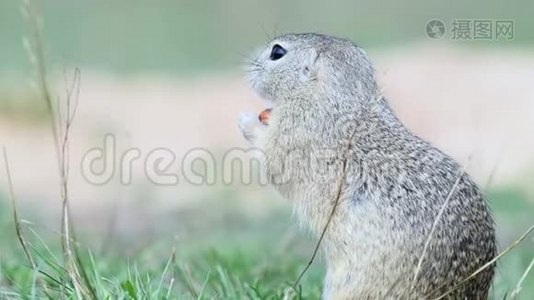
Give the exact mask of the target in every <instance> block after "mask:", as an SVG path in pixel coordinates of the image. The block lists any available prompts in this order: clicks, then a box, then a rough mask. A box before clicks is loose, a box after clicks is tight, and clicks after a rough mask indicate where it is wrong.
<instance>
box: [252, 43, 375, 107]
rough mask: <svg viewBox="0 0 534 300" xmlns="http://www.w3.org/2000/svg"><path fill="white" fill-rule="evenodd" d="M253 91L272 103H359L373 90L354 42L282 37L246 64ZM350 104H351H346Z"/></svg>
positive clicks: (368, 68)
mask: <svg viewBox="0 0 534 300" xmlns="http://www.w3.org/2000/svg"><path fill="white" fill-rule="evenodd" d="M249 67H250V69H249V79H250V82H251V84H252V87H253V89H254V90H255V91H256V92H257V93H259V94H260V96H262V97H263V98H266V99H267V100H270V101H272V102H273V104H274V105H276V104H277V103H279V102H283V101H288V100H291V99H296V98H297V99H309V100H310V101H313V99H318V98H325V99H327V100H328V99H334V101H337V100H336V99H338V98H340V97H339V95H343V96H346V97H343V98H346V99H354V101H355V102H358V100H357V99H365V98H367V97H366V96H369V95H371V94H372V93H374V92H375V90H376V83H375V80H374V70H373V67H372V64H371V62H370V61H369V59H368V58H367V55H366V54H365V52H364V51H363V50H362V49H361V48H359V47H358V46H356V45H355V44H354V43H352V42H350V41H348V40H344V39H339V38H335V37H331V36H326V35H321V34H314V33H301V34H285V35H282V36H279V37H277V38H275V39H273V40H272V41H270V42H269V43H268V44H267V47H266V48H264V49H262V50H261V51H259V52H258V53H257V54H256V55H255V57H254V58H253V59H252V60H251V62H250V66H249ZM350 101H352V100H350Z"/></svg>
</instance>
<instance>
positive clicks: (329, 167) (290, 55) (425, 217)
mask: <svg viewBox="0 0 534 300" xmlns="http://www.w3.org/2000/svg"><path fill="white" fill-rule="evenodd" d="M248 72H249V76H250V81H251V84H252V87H253V89H254V90H255V91H256V92H257V93H259V94H260V95H261V96H262V97H263V98H266V99H267V100H270V101H271V102H272V104H273V107H272V111H271V114H270V117H269V120H268V125H265V124H263V123H262V122H260V121H259V120H258V116H257V114H243V115H242V116H241V118H240V122H239V125H240V127H241V130H242V131H243V134H244V135H245V137H246V138H247V139H248V140H249V141H251V142H252V143H253V145H254V146H256V147H259V148H260V149H261V150H262V151H263V153H264V156H265V157H264V158H265V168H266V172H267V175H268V176H269V178H270V179H271V181H272V183H273V185H274V186H275V187H276V188H277V189H278V190H279V191H280V192H281V194H282V195H284V196H285V197H287V198H288V199H289V200H290V201H291V202H292V203H293V204H294V207H295V211H296V214H297V216H298V217H299V219H300V220H301V221H302V222H303V223H304V224H307V225H308V226H309V227H310V228H311V230H312V232H313V233H314V234H316V235H317V236H318V235H320V234H321V232H322V230H323V228H324V227H325V225H326V223H327V221H328V219H329V216H330V214H331V211H332V207H333V206H334V203H335V200H336V199H337V192H338V190H339V186H341V193H340V197H339V200H338V202H337V203H338V204H337V206H336V209H335V212H334V214H333V216H332V219H331V222H330V224H329V227H328V230H327V231H326V234H325V236H324V240H323V242H322V245H321V248H322V251H323V253H324V256H325V258H326V265H327V272H326V278H325V281H324V292H323V297H324V298H325V299H384V298H391V299H430V298H435V297H438V296H440V295H442V294H444V293H445V292H447V291H449V290H450V289H451V288H453V287H456V285H457V284H458V283H460V282H461V281H462V280H463V279H465V278H467V277H468V276H469V275H471V274H472V273H473V272H475V271H476V270H477V269H479V268H480V267H482V266H483V265H484V264H485V263H487V262H488V261H490V260H491V259H493V258H494V257H495V255H496V243H495V229H494V221H493V219H492V216H491V214H490V212H489V209H488V207H487V204H486V202H485V201H484V199H483V197H482V193H481V191H480V190H479V188H478V187H477V186H476V184H475V183H474V182H473V181H472V180H471V178H470V177H469V176H468V175H467V174H465V173H464V171H463V170H462V168H461V166H460V165H459V164H458V163H456V162H455V161H454V160H453V159H452V158H450V157H449V156H447V155H446V154H444V153H443V152H441V151H440V150H438V149H436V148H434V147H433V146H431V145H430V144H429V143H427V142H426V141H424V140H422V139H420V138H419V137H417V136H416V135H415V134H413V133H412V132H410V131H409V130H408V129H407V128H406V127H404V126H403V125H402V123H401V122H400V121H399V120H398V119H397V118H396V117H395V115H394V113H393V111H392V110H391V109H390V107H389V105H388V103H387V100H386V99H385V98H383V97H382V96H381V95H380V91H379V89H378V87H377V84H376V81H375V79H374V69H373V66H372V64H371V62H370V61H369V59H368V58H367V55H366V54H365V52H364V51H363V50H362V49H360V48H359V47H357V46H356V45H355V44H353V43H352V42H350V41H348V40H344V39H339V38H335V37H331V36H326V35H320V34H312V33H309V34H286V35H282V36H280V37H277V38H275V39H274V40H273V41H271V42H270V43H269V45H268V47H267V48H266V49H264V50H263V51H261V52H259V53H258V54H257V56H256V57H254V59H253V60H252V61H251V64H250V69H249V70H248ZM342 170H345V173H343V172H342ZM343 175H346V176H343ZM341 180H343V182H342V183H341V185H340V182H341ZM440 210H442V213H441V216H440V217H439V219H438V220H437V222H436V223H435V220H436V219H437V217H438V215H440ZM434 223H435V227H434ZM433 227H434V229H432V228H433ZM431 232H432V235H431V238H430V239H429V238H428V237H429V234H430V233H431ZM427 241H429V242H428V247H427V248H426V251H424V250H423V249H424V248H425V244H426V243H427ZM423 252H425V254H424V255H423ZM421 257H423V259H422V263H421V265H420V267H419V268H418V264H419V261H420V258H421ZM416 273H417V276H416ZM493 274H494V265H491V266H490V267H488V268H486V269H485V270H484V271H482V272H481V273H480V274H479V275H477V276H476V277H474V278H473V279H472V280H470V281H468V282H467V283H465V284H463V285H461V286H460V287H458V288H457V289H456V290H455V291H454V292H453V293H450V294H449V295H448V296H447V298H449V299H485V298H487V295H488V290H489V288H490V285H491V281H492V278H493ZM414 277H416V278H415V280H414Z"/></svg>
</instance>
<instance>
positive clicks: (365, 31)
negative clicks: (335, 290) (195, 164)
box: [0, 0, 534, 299]
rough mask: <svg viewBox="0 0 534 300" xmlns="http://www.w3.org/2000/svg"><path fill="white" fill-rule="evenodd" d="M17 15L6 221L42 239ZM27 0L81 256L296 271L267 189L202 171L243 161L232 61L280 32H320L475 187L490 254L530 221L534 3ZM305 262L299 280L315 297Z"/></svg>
mask: <svg viewBox="0 0 534 300" xmlns="http://www.w3.org/2000/svg"><path fill="white" fill-rule="evenodd" d="M21 2H22V1H15V0H2V1H1V2H0V144H1V145H2V146H5V147H6V150H7V152H8V157H9V163H10V167H11V172H12V176H13V184H14V189H15V194H16V197H17V201H18V206H19V213H20V214H21V215H22V218H23V219H24V220H26V221H27V222H28V223H31V224H30V225H28V226H32V228H36V230H40V231H42V232H45V233H42V234H43V235H49V236H50V240H52V241H53V240H54V239H58V237H57V235H55V234H54V232H57V231H58V228H59V224H60V222H59V218H60V209H61V206H60V200H59V199H60V189H59V176H58V175H57V163H56V160H55V158H56V157H55V152H54V151H55V150H54V146H53V145H54V144H53V139H52V134H51V130H50V126H49V124H50V117H49V116H48V114H47V110H46V105H45V102H44V101H43V100H42V99H41V98H40V96H39V90H38V89H37V88H36V86H37V85H36V82H37V79H36V75H35V70H34V69H35V68H34V65H33V64H32V63H31V60H30V59H29V58H28V53H27V51H25V49H24V46H23V42H22V41H23V39H24V38H25V37H26V38H28V35H29V32H30V31H29V29H28V24H27V22H26V21H25V19H24V17H23V16H22V14H21V9H20V6H21ZM35 2H36V4H37V7H38V8H39V11H40V14H41V17H42V24H43V34H42V39H43V41H44V50H45V59H46V65H47V78H48V80H49V83H50V86H51V87H52V88H51V93H52V94H53V97H54V98H55V99H56V98H59V99H61V98H62V97H64V96H65V89H66V88H67V87H68V86H69V82H70V80H71V79H72V76H73V70H74V69H75V68H76V67H77V68H79V69H80V72H81V88H80V93H79V105H78V109H77V114H76V119H75V121H74V123H73V127H72V131H71V137H70V167H71V172H70V179H69V190H70V199H71V200H70V201H71V207H72V214H73V216H74V224H75V226H76V229H77V230H78V232H79V233H80V237H81V240H82V241H83V243H84V245H86V246H87V247H91V248H92V249H100V250H101V251H102V253H107V251H112V250H109V249H113V251H114V252H113V253H120V254H119V255H125V256H134V255H136V254H138V253H139V252H143V251H145V252H146V250H145V249H147V247H150V249H152V250H151V252H149V253H151V254H150V255H149V256H150V257H157V256H158V255H159V253H162V252H164V253H167V252H168V251H167V250H168V249H169V247H171V246H174V247H176V248H177V249H183V252H187V251H190V250H191V249H205V248H207V247H213V248H215V249H218V250H220V251H223V250H221V249H223V248H224V249H226V248H230V249H238V250H239V251H244V252H247V251H249V249H255V250H250V251H249V252H252V251H257V252H260V253H263V254H265V253H267V254H268V253H276V251H279V250H280V247H281V248H282V249H285V248H284V247H290V250H288V251H289V252H292V253H296V254H298V255H300V256H299V257H300V258H301V260H303V261H304V260H306V258H307V257H308V256H309V254H310V253H311V251H312V250H313V247H312V246H311V245H312V244H311V243H310V241H309V240H308V237H307V235H306V233H305V232H304V231H301V230H299V229H298V228H296V226H295V225H294V223H295V221H294V220H292V218H291V207H290V205H289V204H288V203H286V202H285V201H284V200H283V199H281V198H280V197H279V196H278V195H277V194H276V193H275V192H274V191H273V190H272V189H270V188H269V187H263V186H260V185H258V184H254V183H253V184H245V183H243V182H239V181H233V182H230V183H224V182H222V180H221V174H220V172H218V171H217V170H219V169H220V164H221V163H222V157H223V156H224V154H225V153H226V152H227V151H228V150H230V149H232V148H235V147H246V146H247V144H246V143H245V141H244V139H243V138H242V136H241V133H240V131H239V129H238V128H237V115H238V114H239V113H240V112H242V111H258V112H259V111H261V110H263V109H264V108H265V107H263V105H262V102H261V101H260V99H258V97H257V96H256V95H254V94H253V93H252V91H251V90H250V88H249V87H248V84H247V82H246V80H245V79H244V72H243V66H244V63H245V62H246V60H247V56H248V55H250V53H251V52H252V51H253V50H255V49H257V48H258V47H262V46H263V45H264V44H265V42H266V41H268V40H270V39H271V38H272V37H274V36H276V35H278V34H282V33H287V32H320V33H326V34H331V35H336V36H340V37H345V38H348V39H351V40H353V41H355V42H356V43H357V44H358V45H359V46H361V47H363V48H364V49H366V51H367V53H368V55H369V56H370V57H371V59H372V60H373V61H374V63H375V64H376V69H377V77H378V79H379V81H380V83H381V85H382V86H383V88H384V93H385V94H386V95H387V97H388V98H389V100H390V102H391V104H392V106H393V107H394V109H395V111H396V112H397V113H398V115H399V117H400V119H401V120H403V121H404V122H405V123H406V124H407V126H408V127H409V128H411V129H412V130H413V131H415V132H416V133H418V134H419V135H421V136H422V137H424V138H426V139H427V140H430V141H431V142H433V143H434V144H435V145H437V146H438V147H440V148H441V149H443V150H445V152H447V153H449V154H450V155H452V156H453V157H454V158H456V159H457V160H459V161H460V162H462V163H463V164H464V165H465V166H466V169H467V171H468V172H469V173H470V174H472V176H473V177H474V178H475V180H476V181H477V182H478V183H479V184H480V185H481V186H482V187H483V188H484V190H485V191H486V193H487V195H488V199H489V201H490V202H491V206H492V208H493V211H494V214H495V216H496V218H497V222H498V231H499V238H500V243H501V245H502V247H504V246H506V245H508V244H509V243H511V242H512V241H513V240H515V239H517V238H518V237H519V236H520V234H521V233H522V232H524V231H525V229H526V228H527V227H528V226H529V225H530V224H532V223H533V221H534V187H533V185H532V182H533V180H534V171H533V170H534V168H533V167H534V136H533V134H532V128H534V85H533V84H532V83H533V82H534V47H533V46H534V30H533V29H534V19H533V18H532V16H531V14H532V12H533V11H534V2H533V1H529V0H520V1H513V2H503V1H482V0H480V1H468V2H466V1H422V0H421V1H409V2H399V1H393V0H388V1H382V2H381V3H377V2H374V1H348V0H347V1H309V0H306V1H304V0H298V1H280V0H276V1H250V0H233V1H214V0H210V1H187V0H179V1H171V0H157V1H139V0H130V1H125V0H120V1H103V0H97V1H71V0H70V1H67V0H49V1H35ZM433 20H435V21H433ZM488 24H489V25H488ZM510 24H511V25H510ZM488 26H489V27H488ZM510 26H511V27H510ZM106 134H111V135H112V136H113V137H114V141H115V147H114V150H113V152H112V153H114V156H113V155H112V156H113V157H112V158H110V161H111V162H109V161H108V164H109V163H110V164H111V165H113V166H114V170H115V172H114V173H113V174H112V175H111V176H110V178H109V181H107V182H106V183H105V184H100V185H95V184H94V183H92V182H90V181H88V180H87V178H85V177H84V174H83V172H82V167H83V163H82V161H83V158H84V156H85V155H86V154H87V153H88V151H90V150H91V149H94V148H102V147H104V139H105V135H106ZM158 148H165V149H169V150H171V151H172V152H173V153H174V154H175V159H174V162H173V163H172V165H171V167H170V168H169V170H170V171H171V173H175V174H177V175H178V184H172V185H169V186H162V185H158V184H155V183H154V182H152V181H151V180H150V179H149V178H148V177H147V175H146V172H145V170H144V165H145V162H146V159H147V157H149V156H150V153H151V151H153V150H154V149H158ZM198 148H202V149H205V150H207V151H209V153H212V154H213V156H214V158H215V172H216V173H215V174H216V178H215V180H214V182H213V184H201V185H196V184H192V183H190V182H188V181H187V180H186V179H184V176H183V174H182V171H181V169H182V166H181V164H182V162H183V158H184V157H186V156H187V153H188V152H189V151H191V150H193V149H198ZM131 149H137V150H138V151H139V156H140V157H139V159H137V160H135V161H134V162H133V163H132V165H131V168H132V178H131V183H127V184H125V183H124V182H121V172H122V171H121V164H120V160H121V157H123V155H124V154H125V153H126V152H128V150H131ZM98 163H100V162H98ZM0 166H1V169H2V171H1V172H0V174H1V175H0V221H1V224H2V229H1V230H0V247H1V248H0V249H2V252H1V255H0V256H1V260H2V261H3V263H6V264H7V265H9V263H10V262H12V260H11V257H12V256H16V255H17V254H16V253H17V251H20V249H18V248H17V247H16V246H13V244H15V243H16V242H15V236H14V230H13V225H12V220H11V216H10V208H11V204H10V203H9V200H8V199H9V198H8V197H7V195H8V185H7V180H6V176H5V172H4V164H3V162H2V163H0ZM98 167H99V168H103V167H104V166H103V165H98V164H97V168H98ZM200 169H202V168H200ZM198 172H200V173H201V171H198ZM217 172H218V173H217ZM280 244H283V245H280ZM288 245H289V246H288ZM154 249H158V250H154ZM277 249H278V250H277ZM165 251H167V252H165ZM191 251H192V250H191ZM514 251H515V252H513V253H512V254H510V255H509V256H506V257H505V259H503V261H502V263H501V264H500V266H499V278H500V279H498V280H499V284H498V285H496V287H495V289H496V291H495V293H496V294H497V295H502V294H504V293H505V292H506V290H507V289H509V288H512V287H513V286H514V285H515V283H517V281H518V280H519V278H520V277H521V275H522V274H523V272H524V270H525V269H526V268H527V266H528V264H529V262H530V261H531V259H532V257H533V256H534V241H533V239H532V237H530V238H527V239H526V240H525V242H524V243H523V244H522V245H521V246H519V247H518V248H517V249H516V250H514ZM97 252H98V251H97ZM282 252H284V251H282ZM99 253H100V252H99ZM260 256H261V255H260ZM268 261H269V262H270V263H273V264H276V263H277V261H278V260H277V259H276V258H272V260H268ZM320 265H321V263H320V262H319V266H317V267H316V269H315V271H314V272H315V273H314V274H317V275H315V277H313V276H314V275H310V276H311V277H312V278H316V279H315V280H316V281H313V280H312V281H310V282H311V283H310V286H313V288H316V289H320V277H321V272H322V270H321V266H320ZM298 268H300V266H297V269H298ZM292 272H296V271H294V270H293V271H292ZM289 277H291V276H289ZM286 280H288V281H291V280H292V278H287V279H286ZM525 282H527V283H528V284H525V287H524V289H525V293H526V294H525V295H527V297H528V295H534V275H533V274H530V275H528V276H527V277H526V281H525ZM529 293H530V294H529ZM525 299H527V298H525Z"/></svg>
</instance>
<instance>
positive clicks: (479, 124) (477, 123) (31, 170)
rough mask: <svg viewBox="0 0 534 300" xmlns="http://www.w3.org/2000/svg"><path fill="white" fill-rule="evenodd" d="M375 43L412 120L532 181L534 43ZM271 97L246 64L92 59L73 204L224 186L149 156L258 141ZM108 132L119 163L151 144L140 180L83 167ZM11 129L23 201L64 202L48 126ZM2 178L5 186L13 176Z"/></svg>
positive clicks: (249, 190) (449, 147)
mask: <svg viewBox="0 0 534 300" xmlns="http://www.w3.org/2000/svg"><path fill="white" fill-rule="evenodd" d="M369 55H370V56H371V57H372V59H373V60H374V61H375V63H376V65H377V71H378V77H379V80H380V82H381V84H382V86H383V87H384V93H385V94H386V95H387V96H388V98H389V100H390V102H391V103H392V106H393V107H394V109H395V110H396V111H397V113H398V115H399V117H400V119H401V120H403V121H404V122H405V123H406V124H407V126H408V127H409V128H411V129H412V130H414V131H415V132H416V133H418V134H420V135H421V136H422V137H424V138H426V139H428V140H430V141H431V142H433V143H434V144H435V145H437V146H438V147H440V148H442V149H443V150H445V151H446V152H447V153H449V154H451V155H452V156H453V157H455V158H457V159H458V160H459V161H461V162H462V163H463V164H465V165H466V166H467V167H466V168H467V170H468V172H470V173H471V174H472V175H473V176H474V177H475V179H476V180H477V182H479V183H480V184H481V185H483V186H485V185H486V184H487V182H488V181H489V177H490V174H492V173H493V174H494V176H493V180H492V185H493V186H497V185H507V184H515V185H519V186H522V187H524V188H525V189H528V188H529V180H530V181H531V179H532V178H533V176H532V175H533V174H534V172H532V167H533V162H534V136H533V133H532V128H534V85H533V83H534V53H523V52H516V51H509V52H503V51H502V50H501V51H499V52H482V51H477V50H458V49H455V50H453V49H450V48H442V47H440V46H439V45H435V44H434V45H426V44H420V45H412V46H407V47H405V48H400V49H394V50H391V51H387V52H380V53H372V52H369ZM58 90H60V89H59V88H58ZM61 90H62V89H61ZM263 108H264V107H263V106H262V102H261V100H260V99H258V97H257V96H256V95H254V94H253V93H252V91H251V90H250V89H249V87H248V85H247V82H246V81H245V80H244V79H243V78H242V77H241V74H240V71H239V70H237V69H236V71H235V72H230V73H215V74H210V75H206V76H197V77H195V78H194V79H185V78H178V77H163V76H160V75H150V74H146V75H143V76H130V77H116V76H112V75H109V74H102V73H98V72H94V71H91V70H84V69H83V68H82V88H81V94H80V99H79V107H78V114H77V116H76V120H75V123H74V127H73V131H72V138H71V149H70V153H71V177H70V191H71V198H72V202H73V208H74V209H75V210H77V211H78V212H91V211H95V212H98V211H99V208H101V207H103V206H108V205H109V204H110V203H112V202H114V201H116V200H118V199H120V201H121V203H122V204H121V205H124V206H129V205H131V206H139V203H140V201H143V200H142V198H150V199H151V200H150V202H149V204H143V205H141V206H142V207H144V208H146V207H150V209H156V208H159V207H162V208H164V207H168V206H169V205H175V204H181V203H187V202H188V201H189V202H190V201H195V199H198V195H210V194H211V195H214V194H213V193H211V192H210V191H215V189H216V187H212V186H210V187H207V186H193V185H191V184H188V183H186V182H185V181H184V180H180V182H179V184H178V185H176V186H167V187H160V186H154V185H153V184H151V182H150V181H149V180H147V178H146V176H144V171H143V163H142V162H143V159H144V158H146V156H147V155H148V154H149V153H150V151H152V150H153V149H156V148H161V147H165V148H168V149H171V150H172V151H173V152H174V153H175V154H176V158H177V159H176V160H177V162H176V164H177V165H179V163H180V161H181V157H183V156H184V155H185V153H187V152H188V151H189V150H191V149H194V148H197V147H203V148H206V149H210V150H211V151H213V152H216V153H223V152H224V151H225V149H230V148H233V147H243V146H246V143H245V142H244V140H243V139H242V137H241V134H240V132H239V130H238V128H237V125H236V120H237V115H238V113H239V112H242V111H260V110H262V109H263ZM106 133H112V134H113V135H114V136H115V140H116V151H115V152H116V159H115V160H116V161H115V163H116V165H118V160H119V159H120V157H121V155H122V154H123V153H124V151H125V150H127V149H130V148H132V147H133V148H137V149H139V150H140V151H141V152H140V153H141V158H140V160H139V161H136V162H134V164H133V167H132V168H133V174H134V175H133V184H131V185H127V186H125V185H121V184H120V183H119V182H118V181H119V180H118V178H119V175H118V173H119V171H118V170H116V171H117V172H116V173H115V175H114V176H113V179H112V180H111V182H109V183H108V184H105V185H101V186H95V185H93V184H90V183H89V182H87V180H85V179H84V177H83V176H82V172H81V161H82V158H83V156H84V154H85V153H86V152H87V151H88V150H90V149H91V148H94V147H102V143H103V140H104V135H105V134H106ZM0 137H1V143H2V144H4V145H5V146H6V148H7V150H8V153H9V160H10V164H11V169H12V172H13V179H14V185H15V190H16V194H17V197H18V198H19V201H22V202H24V203H31V205H32V206H34V205H35V206H34V207H38V208H39V209H40V210H41V211H50V212H54V211H57V208H58V206H59V205H58V202H56V201H58V200H57V199H58V197H59V188H58V177H57V167H56V164H55V160H54V158H55V154H54V150H53V147H52V139H51V135H50V130H49V129H48V127H46V126H45V124H44V123H39V124H23V123H20V122H12V121H11V120H10V119H0ZM469 157H471V159H469ZM0 165H3V163H0ZM176 168H177V169H176V170H178V167H176ZM177 172H178V171H177ZM2 174H3V166H2ZM0 178H2V181H1V182H0V184H1V185H2V189H4V190H5V187H6V181H5V176H4V175H2V176H1V177H0ZM232 188H235V189H236V190H239V191H242V192H244V193H246V197H245V198H247V199H250V202H249V203H254V204H255V205H259V206H263V205H270V203H264V202H265V201H264V200H261V201H262V203H261V204H260V203H259V202H260V200H257V199H260V198H261V199H265V198H264V197H260V195H261V194H262V193H263V189H260V188H256V187H243V186H239V185H235V186H233V187H232ZM273 203H280V199H277V200H273ZM155 207H156V208H155ZM258 210H261V209H258ZM101 217H102V216H101V215H100V214H95V215H92V217H91V218H90V220H91V222H95V221H96V222H98V220H100V218H101ZM88 220H89V219H88Z"/></svg>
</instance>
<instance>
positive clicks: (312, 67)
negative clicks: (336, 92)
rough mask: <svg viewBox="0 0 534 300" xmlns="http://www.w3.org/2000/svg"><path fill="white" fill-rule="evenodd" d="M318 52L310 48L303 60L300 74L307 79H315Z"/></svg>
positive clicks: (317, 66)
mask: <svg viewBox="0 0 534 300" xmlns="http://www.w3.org/2000/svg"><path fill="white" fill-rule="evenodd" d="M319 65H320V64H319V52H317V51H316V50H315V49H311V50H310V53H309V55H308V58H307V59H306V60H304V66H303V68H302V75H303V76H304V78H306V79H308V80H316V79H317V74H318V73H319Z"/></svg>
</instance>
